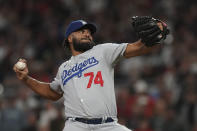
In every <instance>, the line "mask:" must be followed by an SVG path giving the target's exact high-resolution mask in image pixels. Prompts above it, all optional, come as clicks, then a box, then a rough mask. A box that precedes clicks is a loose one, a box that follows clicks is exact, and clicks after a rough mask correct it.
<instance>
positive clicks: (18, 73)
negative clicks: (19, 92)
mask: <svg viewBox="0 0 197 131" xmlns="http://www.w3.org/2000/svg"><path fill="white" fill-rule="evenodd" d="M18 61H21V62H24V63H25V64H26V66H25V68H24V69H23V70H20V69H18V68H17V66H16V64H15V65H14V67H13V70H14V71H15V72H16V76H17V78H18V79H19V80H22V81H24V80H26V79H27V77H28V73H29V71H28V67H27V61H26V60H25V59H19V60H18Z"/></svg>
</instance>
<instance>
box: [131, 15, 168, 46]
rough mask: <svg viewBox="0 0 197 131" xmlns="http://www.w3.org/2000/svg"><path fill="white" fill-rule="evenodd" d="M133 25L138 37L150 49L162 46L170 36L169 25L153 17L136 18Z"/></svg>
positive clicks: (133, 18) (133, 19)
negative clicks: (157, 45) (158, 45)
mask: <svg viewBox="0 0 197 131" xmlns="http://www.w3.org/2000/svg"><path fill="white" fill-rule="evenodd" d="M132 25H133V28H134V30H135V32H136V33H137V35H138V37H139V38H140V39H141V40H142V42H143V43H144V44H145V45H146V46H148V47H151V46H154V45H156V44H160V43H161V42H162V41H163V40H165V39H166V36H167V35H168V34H169V29H168V28H167V25H166V24H165V23H164V22H162V21H161V20H158V19H155V18H153V17H151V16H134V17H132Z"/></svg>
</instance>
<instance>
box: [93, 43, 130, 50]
mask: <svg viewBox="0 0 197 131" xmlns="http://www.w3.org/2000/svg"><path fill="white" fill-rule="evenodd" d="M125 44H128V43H103V44H98V45H96V46H95V47H94V48H95V49H98V48H101V49H104V48H106V49H108V48H113V47H118V46H124V45H125Z"/></svg>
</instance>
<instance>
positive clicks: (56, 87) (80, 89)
mask: <svg viewBox="0 0 197 131" xmlns="http://www.w3.org/2000/svg"><path fill="white" fill-rule="evenodd" d="M132 24H133V27H134V29H135V31H136V33H137V34H138V36H139V40H138V41H136V42H134V43H121V44H117V43H104V44H98V45H96V44H95V43H94V41H93V37H92V35H93V34H94V33H95V32H96V30H97V28H96V26H95V25H94V24H91V23H87V22H85V21H83V20H77V21H73V22H71V23H70V25H69V26H68V27H67V29H66V34H65V44H64V45H65V48H69V49H70V51H71V53H72V57H71V58H70V59H69V60H68V61H66V62H64V63H62V64H61V66H60V67H59V69H58V72H57V75H56V77H55V78H54V81H52V82H51V83H45V82H40V81H38V80H36V79H33V78H32V77H30V76H29V75H28V64H27V62H26V60H24V59H20V60H19V61H21V62H24V63H26V67H25V69H24V70H19V69H18V68H17V66H16V65H15V66H14V67H13V69H14V71H15V72H16V75H17V78H18V79H20V80H21V81H23V82H24V83H25V84H26V85H27V86H28V87H30V88H31V89H32V90H33V91H35V92H36V93H38V94H39V95H41V96H43V97H45V98H47V99H51V100H58V99H60V98H61V97H62V96H63V97H64V105H65V115H66V122H65V127H64V129H63V131H131V130H129V129H127V128H126V127H125V126H123V125H120V124H118V119H117V109H116V101H115V93H114V66H115V65H116V63H117V61H118V60H119V59H120V58H121V57H124V58H131V57H134V56H139V55H143V54H146V53H148V52H151V51H152V50H154V49H156V48H158V47H159V46H160V43H161V41H162V40H164V39H165V38H166V36H167V34H168V29H167V26H166V24H165V23H163V22H162V21H159V20H156V19H154V18H152V17H147V16H142V17H133V22H132Z"/></svg>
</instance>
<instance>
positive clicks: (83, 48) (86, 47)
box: [73, 38, 95, 52]
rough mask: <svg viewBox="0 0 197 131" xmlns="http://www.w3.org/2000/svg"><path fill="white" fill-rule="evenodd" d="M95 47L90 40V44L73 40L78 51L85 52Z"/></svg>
mask: <svg viewBox="0 0 197 131" xmlns="http://www.w3.org/2000/svg"><path fill="white" fill-rule="evenodd" d="M94 46H95V43H94V41H91V40H90V42H80V41H79V40H77V39H75V38H73V47H74V49H75V50H76V51H79V52H85V51H87V50H89V49H92V48H93V47H94Z"/></svg>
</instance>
